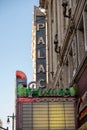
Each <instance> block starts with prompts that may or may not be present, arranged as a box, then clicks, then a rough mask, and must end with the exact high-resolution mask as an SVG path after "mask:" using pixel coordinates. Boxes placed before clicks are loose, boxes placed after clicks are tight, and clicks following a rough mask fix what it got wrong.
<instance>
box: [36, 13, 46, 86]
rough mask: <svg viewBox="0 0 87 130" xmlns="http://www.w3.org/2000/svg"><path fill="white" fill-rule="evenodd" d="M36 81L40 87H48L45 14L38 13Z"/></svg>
mask: <svg viewBox="0 0 87 130" xmlns="http://www.w3.org/2000/svg"><path fill="white" fill-rule="evenodd" d="M36 82H37V83H38V85H39V87H41V88H45V87H46V29H45V16H44V15H42V16H41V15H38V16H37V15H36Z"/></svg>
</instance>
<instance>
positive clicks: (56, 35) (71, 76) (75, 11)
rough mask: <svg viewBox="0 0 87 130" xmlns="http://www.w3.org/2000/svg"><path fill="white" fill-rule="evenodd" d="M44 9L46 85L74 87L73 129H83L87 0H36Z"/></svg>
mask: <svg viewBox="0 0 87 130" xmlns="http://www.w3.org/2000/svg"><path fill="white" fill-rule="evenodd" d="M39 4H40V8H44V9H45V12H46V24H47V35H46V44H47V53H48V57H47V62H48V64H47V68H48V69H47V70H48V71H47V76H48V82H47V83H48V87H53V88H55V87H57V86H58V87H59V88H70V87H72V86H74V85H75V86H76V88H77V90H78V96H77V98H76V100H77V106H76V112H77V119H76V120H77V129H78V130H86V129H87V124H86V121H87V105H86V104H87V0H39Z"/></svg>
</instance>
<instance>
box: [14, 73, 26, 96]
mask: <svg viewBox="0 0 87 130" xmlns="http://www.w3.org/2000/svg"><path fill="white" fill-rule="evenodd" d="M26 87H27V77H26V75H25V73H24V72H22V71H16V96H17V97H19V96H20V95H22V96H24V97H26Z"/></svg>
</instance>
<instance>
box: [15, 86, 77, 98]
mask: <svg viewBox="0 0 87 130" xmlns="http://www.w3.org/2000/svg"><path fill="white" fill-rule="evenodd" d="M17 95H18V97H41V96H63V97H67V96H76V95H77V88H76V87H75V86H73V87H70V88H64V89H60V88H55V89H53V88H50V89H42V88H39V89H34V90H32V89H31V88H25V87H23V85H22V84H19V85H18V92H17Z"/></svg>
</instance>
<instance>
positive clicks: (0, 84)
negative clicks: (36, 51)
mask: <svg viewBox="0 0 87 130" xmlns="http://www.w3.org/2000/svg"><path fill="white" fill-rule="evenodd" d="M34 5H35V6H39V0H0V73H1V76H0V77H1V78H0V119H1V120H2V122H3V127H4V128H7V126H8V125H7V116H8V115H9V116H12V114H13V113H14V112H15V73H16V70H21V71H23V72H24V73H25V74H26V75H27V81H28V83H29V82H31V81H32V80H33V79H32V76H33V63H32V58H31V57H32V56H31V48H32V19H33V11H34ZM10 122H12V119H11V118H10ZM11 127H12V124H11V123H10V125H9V130H10V129H11Z"/></svg>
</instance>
